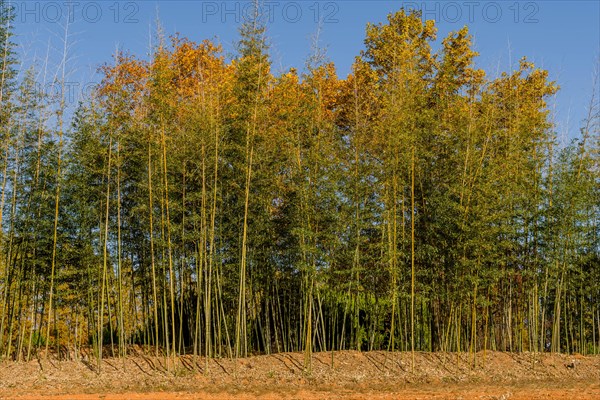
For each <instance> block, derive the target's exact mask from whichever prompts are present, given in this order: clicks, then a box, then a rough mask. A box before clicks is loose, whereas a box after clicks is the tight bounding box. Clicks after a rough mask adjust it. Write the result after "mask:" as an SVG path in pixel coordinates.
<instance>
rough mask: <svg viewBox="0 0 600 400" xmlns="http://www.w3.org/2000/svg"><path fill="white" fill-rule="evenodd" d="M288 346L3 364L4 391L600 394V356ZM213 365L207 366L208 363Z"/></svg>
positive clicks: (63, 394) (266, 398) (15, 394)
mask: <svg viewBox="0 0 600 400" xmlns="http://www.w3.org/2000/svg"><path fill="white" fill-rule="evenodd" d="M303 359H304V356H303V355H302V354H298V353H282V354H275V355H269V356H257V357H251V358H247V359H240V360H237V361H235V360H230V359H212V360H209V362H208V364H207V363H206V361H205V359H203V358H201V357H198V358H194V357H192V356H183V357H178V358H176V359H173V358H170V359H165V358H164V357H148V356H145V355H143V354H142V353H141V352H136V353H135V354H133V355H131V356H129V357H127V358H126V359H106V360H104V361H103V365H102V370H101V371H97V369H96V367H95V362H94V360H88V359H87V357H83V358H81V359H79V360H78V361H57V360H55V359H52V358H51V357H49V358H48V359H47V360H42V359H40V360H35V361H31V362H28V363H14V362H4V363H2V364H0V399H20V400H30V399H45V400H51V399H52V400H67V399H84V400H92V399H102V400H124V399H139V400H142V399H143V400H148V399H165V400H191V399H199V400H209V399H210V400H218V399H241V400H244V399H246V400H250V399H263V400H276V399H277V400H278V399H308V400H312V399H375V400H377V399H381V400H384V399H386V400H387V399H399V400H405V399H453V400H458V399H489V400H491V399H497V400H500V399H502V400H508V399H511V400H514V399H523V400H525V399H565V400H567V399H569V400H570V399H574V400H581V399H600V356H590V357H582V356H570V355H557V354H554V355H551V354H539V353H536V354H534V353H520V354H511V353H500V352H487V353H486V354H485V357H484V354H483V353H482V352H480V353H477V354H476V357H475V359H473V358H472V357H470V356H469V355H468V354H460V355H457V354H456V353H454V354H452V353H416V354H415V368H414V371H413V369H412V357H411V354H410V353H387V352H369V353H359V352H353V351H346V352H336V353H334V354H333V364H332V354H331V353H329V352H328V353H317V354H315V355H314V356H313V361H312V371H311V372H310V373H308V371H304V370H303V366H302V364H303ZM207 367H208V368H207Z"/></svg>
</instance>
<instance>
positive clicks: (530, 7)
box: [11, 0, 600, 137]
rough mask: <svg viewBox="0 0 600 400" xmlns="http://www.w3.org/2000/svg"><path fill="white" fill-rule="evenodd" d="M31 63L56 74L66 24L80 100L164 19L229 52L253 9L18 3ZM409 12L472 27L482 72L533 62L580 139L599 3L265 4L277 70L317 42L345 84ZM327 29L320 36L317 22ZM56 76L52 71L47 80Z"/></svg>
mask: <svg viewBox="0 0 600 400" xmlns="http://www.w3.org/2000/svg"><path fill="white" fill-rule="evenodd" d="M11 1H12V3H13V5H14V6H15V9H16V21H15V25H16V32H17V34H18V37H17V39H16V42H17V43H18V44H19V47H20V53H21V55H22V58H23V59H24V60H25V64H28V63H30V62H31V61H32V60H34V59H36V58H37V59H41V60H43V59H45V58H46V55H47V54H48V57H47V58H48V60H49V63H48V65H49V68H48V71H52V70H53V68H55V67H53V66H55V65H56V63H57V60H58V59H60V55H61V54H62V44H61V41H62V37H63V36H64V26H65V22H66V21H67V19H70V21H71V23H70V24H69V36H68V37H69V39H68V43H69V51H68V56H69V62H68V68H67V70H68V79H69V81H70V82H72V90H73V93H76V92H77V91H79V90H81V89H82V88H85V84H86V83H88V82H94V81H96V80H97V76H96V75H95V71H96V69H97V67H98V66H99V65H101V64H102V63H105V62H111V56H112V54H114V52H115V50H116V49H117V48H118V49H121V50H126V51H129V52H130V53H132V54H135V55H138V56H139V57H144V56H145V55H147V53H148V49H149V46H150V45H151V37H152V34H153V32H155V21H156V20H157V17H158V19H159V20H160V21H161V24H162V26H163V28H164V30H165V33H166V34H174V33H176V32H178V33H180V34H181V35H182V36H185V37H188V38H190V39H192V40H196V41H200V40H203V39H207V38H208V39H215V40H216V41H217V42H219V43H221V44H222V45H223V47H224V49H225V50H226V52H228V53H229V54H231V53H232V52H233V51H234V43H235V41H236V40H237V37H238V35H237V27H238V26H239V24H240V22H241V21H242V20H243V18H244V17H245V16H246V15H247V10H248V5H249V2H248V1H204V0H187V1H167V0H163V1H148V0H146V1H116V0H106V1H86V0H77V1H75V0H73V1H71V2H69V1H67V0H57V1H51V0H50V1H49V0H44V1H30V0H21V1H19V0H11ZM402 6H405V7H406V8H419V9H422V11H423V14H424V18H426V19H435V20H436V22H437V26H438V38H439V39H441V38H443V37H444V36H446V35H447V33H448V32H451V31H454V30H457V29H460V28H461V27H462V26H464V25H468V26H469V28H470V30H471V33H472V34H473V36H474V42H475V49H476V50H477V51H478V52H479V53H480V56H479V58H478V60H477V64H478V66H479V67H481V68H484V69H485V70H486V71H487V72H488V75H490V76H492V77H493V76H496V75H498V74H499V73H500V72H502V71H509V70H511V69H512V68H515V66H517V65H518V61H519V59H520V58H521V57H522V56H527V57H528V58H529V59H530V60H531V61H533V62H534V63H535V64H536V65H537V66H540V67H543V68H545V69H548V70H549V72H550V78H551V79H552V80H556V81H557V83H558V84H559V85H560V87H561V90H560V92H559V94H558V95H557V96H556V98H555V100H554V102H553V103H554V104H553V105H552V107H553V108H554V110H555V120H556V123H557V130H558V132H559V134H560V135H563V136H566V135H569V136H570V137H573V136H574V135H575V132H577V131H578V129H579V126H580V125H581V121H582V120H583V119H584V118H585V115H586V111H587V110H586V108H587V105H588V103H589V100H590V96H591V93H592V82H593V80H592V79H593V74H594V70H595V68H596V67H597V65H598V59H599V57H600V1H598V0H588V1H366V0H338V1H315V0H306V1H303V0H297V1H287V0H273V1H269V0H264V1H263V9H264V10H265V12H266V13H267V14H268V16H269V19H270V23H269V26H268V35H269V37H270V43H271V46H272V47H271V54H272V61H273V70H274V71H275V72H281V71H284V70H287V69H288V68H290V67H296V68H299V69H302V68H303V66H304V63H305V60H306V58H307V56H308V55H309V54H310V52H311V43H312V37H313V36H314V35H315V33H316V32H317V31H319V32H320V34H319V38H320V44H321V46H324V47H326V48H327V49H328V52H327V54H328V58H329V59H330V60H331V61H333V62H335V64H336V66H337V68H338V74H339V76H340V77H345V76H346V75H347V74H348V72H349V71H350V66H351V64H352V62H353V60H354V57H355V56H356V55H358V54H359V52H360V50H361V49H362V48H363V39H364V32H365V25H366V24H367V23H368V22H372V23H378V22H385V20H386V15H387V14H388V13H390V12H394V11H397V10H399V9H400V8H401V7H402ZM319 20H321V21H322V23H321V24H320V26H321V28H320V30H319V29H318V27H319V23H318V21H319ZM49 73H50V74H51V73H52V72H49Z"/></svg>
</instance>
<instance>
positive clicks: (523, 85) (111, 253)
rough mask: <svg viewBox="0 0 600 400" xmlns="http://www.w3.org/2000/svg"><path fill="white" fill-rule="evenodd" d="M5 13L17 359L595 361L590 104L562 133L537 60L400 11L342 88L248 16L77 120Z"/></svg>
mask: <svg viewBox="0 0 600 400" xmlns="http://www.w3.org/2000/svg"><path fill="white" fill-rule="evenodd" d="M0 4H1V9H2V14H1V15H2V19H1V20H0V23H1V27H0V39H1V43H0V62H1V65H2V75H1V77H0V106H1V108H0V135H1V137H2V143H1V145H0V146H1V150H0V182H1V197H0V201H1V204H0V209H1V211H2V212H1V213H0V224H1V227H2V229H1V242H0V246H1V248H0V254H1V257H0V354H1V355H2V357H3V358H8V359H14V360H28V359H31V358H32V357H34V356H37V355H39V354H40V352H43V350H46V353H47V352H48V351H50V352H56V353H57V354H63V355H64V354H68V355H69V357H73V355H74V357H77V356H78V354H81V351H82V349H95V350H94V351H96V356H97V357H98V358H99V359H101V357H102V352H100V351H98V349H99V348H101V346H102V345H103V346H104V348H105V349H108V350H105V353H104V354H108V355H110V356H126V355H127V352H128V349H131V346H132V345H141V346H144V347H145V348H146V349H147V350H148V351H150V352H152V353H154V352H156V354H165V355H180V354H195V355H201V356H205V357H206V358H207V359H208V358H211V357H245V356H248V355H251V354H265V353H267V354H268V353H275V352H290V351H303V352H305V354H306V363H307V365H310V355H311V353H312V352H313V351H338V350H348V349H352V350H361V351H366V350H378V349H379V350H390V351H452V352H467V351H470V352H473V353H475V352H478V351H481V350H486V349H489V350H501V351H540V352H541V351H552V352H580V353H583V354H590V353H598V352H599V350H600V254H599V250H600V228H599V212H600V185H599V181H600V171H599V154H598V150H599V149H600V142H599V138H600V135H599V127H600V126H599V107H598V106H599V102H598V99H597V98H592V99H591V101H590V107H589V113H588V118H587V119H586V120H585V121H583V123H582V127H581V130H580V132H579V134H578V135H575V136H577V138H576V139H574V140H573V141H572V143H570V144H568V145H566V146H561V145H560V143H559V140H558V139H557V136H556V132H555V128H554V125H553V124H552V116H551V114H550V111H549V109H548V105H547V102H548V101H549V99H550V98H551V96H553V95H554V93H555V92H556V91H557V90H558V87H557V85H556V84H555V83H554V82H552V81H550V80H549V78H548V74H547V72H546V71H544V70H541V69H538V68H536V67H535V66H534V65H533V64H532V63H531V62H529V61H527V60H526V59H522V60H521V61H520V63H519V64H518V67H517V68H516V69H515V70H513V71H509V72H506V73H502V74H501V75H499V76H498V77H496V78H490V77H488V76H487V75H486V73H485V72H484V71H483V70H480V69H477V68H476V67H475V64H474V62H475V58H476V56H477V53H476V52H475V51H474V50H473V49H472V38H471V36H470V35H469V33H468V30H467V28H466V27H465V28H463V29H461V30H459V31H457V32H454V33H451V34H450V35H448V36H447V37H446V38H444V39H443V40H442V41H440V42H436V40H437V39H436V27H435V25H434V23H433V21H422V19H421V16H420V15H419V14H418V13H417V12H410V13H408V12H405V11H403V10H401V11H399V12H397V13H394V14H390V15H389V16H388V21H387V22H386V23H384V24H379V25H368V26H367V28H366V39H365V50H364V51H363V52H361V54H360V55H359V56H357V57H356V58H355V61H354V64H353V66H352V72H351V74H350V75H348V77H346V78H345V79H341V78H339V77H338V76H337V75H336V69H335V66H334V65H333V64H332V63H329V62H327V61H326V58H325V57H324V56H323V54H322V52H321V51H320V50H319V49H315V51H314V54H313V56H311V57H309V58H308V61H307V63H306V68H304V70H305V72H303V73H300V72H298V71H297V70H296V69H290V70H289V71H286V72H284V73H281V74H275V73H273V71H272V67H271V64H270V61H269V48H268V41H267V39H266V31H265V26H264V25H263V24H261V20H260V18H259V17H258V16H257V17H256V18H254V20H253V21H249V22H246V23H244V24H243V25H242V27H241V28H240V40H239V43H238V47H237V54H236V55H235V56H233V57H229V58H228V57H225V55H224V52H223V50H222V48H221V47H220V46H219V45H217V44H215V43H213V42H211V41H203V42H201V43H194V42H191V41H189V40H187V39H185V38H182V37H179V36H175V37H172V38H165V37H163V36H161V35H160V34H159V35H158V37H157V40H156V43H157V44H156V46H155V47H154V48H152V52H151V54H150V55H149V56H148V57H145V58H137V57H135V56H132V55H128V54H126V53H119V54H116V55H115V57H114V60H113V61H112V62H110V63H108V64H106V65H104V66H103V67H102V68H101V69H100V73H101V75H102V81H101V83H100V84H99V85H98V86H97V88H96V90H95V91H94V93H93V95H92V96H90V97H89V98H88V99H86V100H85V101H82V102H81V104H80V106H79V107H78V109H77V111H76V112H75V114H74V115H73V117H72V118H67V116H66V115H65V113H64V110H65V99H64V96H50V95H48V94H47V93H43V92H42V91H40V90H38V89H37V88H38V87H39V86H38V85H36V77H37V76H40V74H39V73H38V72H37V71H35V70H34V69H32V70H28V71H19V70H18V66H19V62H18V60H17V57H16V53H15V45H14V44H13V39H14V38H13V36H12V33H11V32H12V28H11V19H12V18H11V14H10V10H9V8H8V6H7V5H6V3H4V2H1V3H0ZM436 43H437V44H436ZM434 48H435V49H437V50H434ZM63 61H64V60H63ZM63 70H64V63H63ZM48 79H50V78H48ZM52 79H55V80H56V82H58V83H59V84H60V83H63V84H64V73H63V74H61V73H60V71H59V73H57V74H56V76H55V77H54V78H52ZM596 84H597V82H596ZM332 354H333V353H332Z"/></svg>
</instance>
